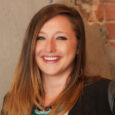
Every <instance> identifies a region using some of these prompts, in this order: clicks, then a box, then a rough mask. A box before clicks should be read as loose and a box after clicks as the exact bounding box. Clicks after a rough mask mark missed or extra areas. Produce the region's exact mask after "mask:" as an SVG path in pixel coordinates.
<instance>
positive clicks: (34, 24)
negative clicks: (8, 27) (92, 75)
mask: <svg viewBox="0 0 115 115" xmlns="http://www.w3.org/2000/svg"><path fill="white" fill-rule="evenodd" d="M84 69H85V32H84V25H83V21H82V18H81V16H80V14H79V13H78V11H76V10H75V9H74V8H70V7H67V6H65V5H62V4H52V5H48V6H46V7H44V8H42V9H41V10H40V11H39V12H38V13H37V14H36V15H35V16H34V17H33V18H32V20H31V22H30V24H29V27H28V29H27V33H26V36H25V39H24V43H23V48H22V51H21V55H20V59H19V62H18V65H17V68H16V72H15V75H14V80H13V82H12V86H11V88H10V90H9V92H8V94H7V95H6V97H5V100H4V106H3V109H2V115H40V114H42V115H44V114H50V115H77V114H78V115H84V114H85V115H89V114H92V115H102V114H104V115H112V114H113V113H112V112H113V110H111V109H113V98H114V96H113V95H114V94H113V93H114V92H115V91H113V90H112V91H111V90H109V92H110V93H107V92H108V88H109V89H112V88H113V87H114V83H113V82H111V81H110V80H106V79H101V78H96V79H92V80H91V79H89V78H86V77H85V75H84ZM94 81H95V82H94ZM114 88H115V87H114ZM98 92H100V93H99V94H98ZM111 92H112V93H111ZM97 96H99V97H97ZM107 97H110V98H109V99H107ZM108 100H110V101H109V102H110V104H109V103H108ZM101 102H102V103H101ZM111 103H112V104H111ZM111 105H112V107H111ZM109 106H110V107H109ZM101 107H102V109H100V108H101ZM110 108H111V109H110Z"/></svg>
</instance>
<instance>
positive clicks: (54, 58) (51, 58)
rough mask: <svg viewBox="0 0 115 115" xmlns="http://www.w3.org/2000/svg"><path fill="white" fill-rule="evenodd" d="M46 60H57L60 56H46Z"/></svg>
mask: <svg viewBox="0 0 115 115" xmlns="http://www.w3.org/2000/svg"><path fill="white" fill-rule="evenodd" d="M44 59H45V60H48V61H49V60H57V59H58V57H44Z"/></svg>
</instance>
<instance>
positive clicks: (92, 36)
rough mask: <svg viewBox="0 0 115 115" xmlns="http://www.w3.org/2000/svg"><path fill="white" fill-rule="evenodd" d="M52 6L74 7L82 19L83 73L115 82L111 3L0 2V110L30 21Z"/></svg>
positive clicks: (77, 0) (114, 10)
mask: <svg viewBox="0 0 115 115" xmlns="http://www.w3.org/2000/svg"><path fill="white" fill-rule="evenodd" d="M52 3H63V4H66V5H68V6H72V7H75V8H77V9H78V10H79V12H80V13H81V15H82V17H83V19H84V23H85V30H86V52H87V56H86V60H87V61H86V74H87V75H88V76H94V75H100V76H102V77H105V78H108V79H113V80H115V0H0V110H1V107H2V102H3V97H4V95H5V94H6V93H7V91H8V90H9V88H10V85H11V81H12V79H13V73H14V71H15V67H16V63H17V61H18V58H19V55H20V50H21V47H22V41H23V38H24V35H25V31H26V28H27V26H28V24H29V22H30V19H31V18H32V16H33V15H34V14H35V13H36V12H37V11H38V10H39V9H40V8H42V7H43V6H45V5H47V4H52Z"/></svg>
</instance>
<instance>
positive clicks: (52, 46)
mask: <svg viewBox="0 0 115 115" xmlns="http://www.w3.org/2000/svg"><path fill="white" fill-rule="evenodd" d="M45 50H46V52H48V53H52V52H55V51H56V43H55V40H54V39H49V40H48V41H47V43H46V47H45Z"/></svg>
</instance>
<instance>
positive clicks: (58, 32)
mask: <svg viewBox="0 0 115 115" xmlns="http://www.w3.org/2000/svg"><path fill="white" fill-rule="evenodd" d="M60 33H66V32H64V31H57V32H56V33H55V34H60ZM39 34H46V33H45V32H43V31H41V32H39Z"/></svg>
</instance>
